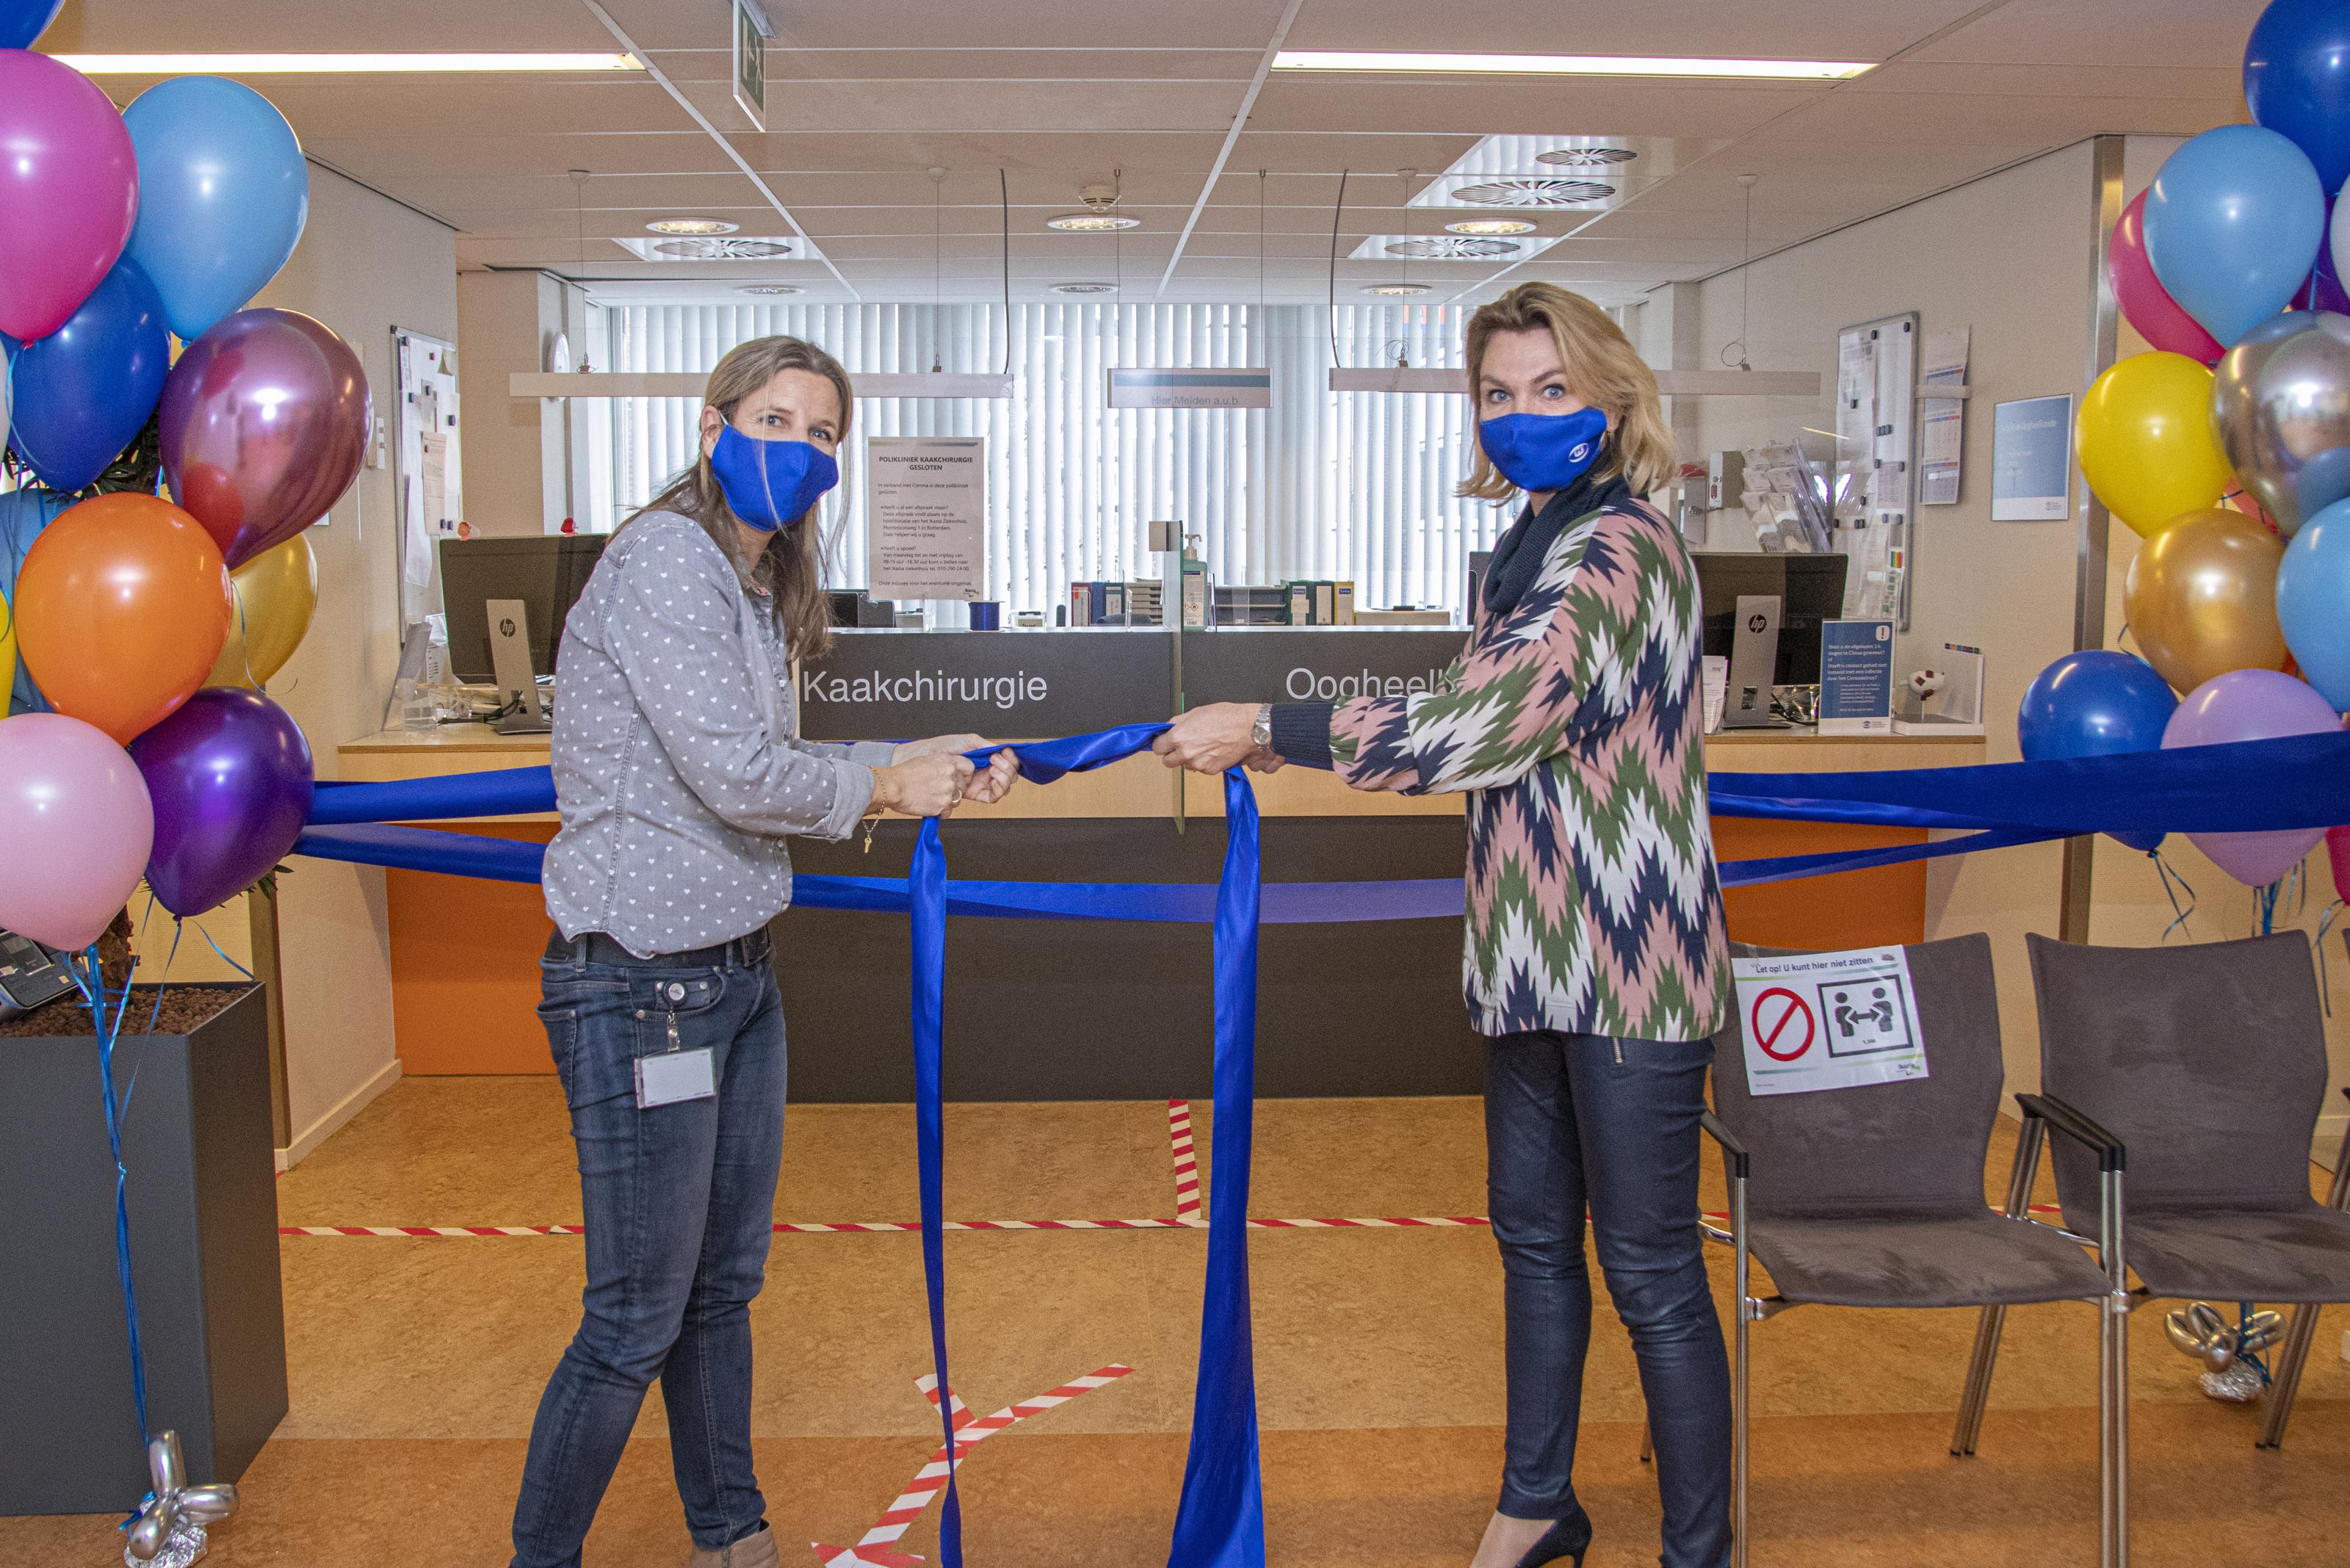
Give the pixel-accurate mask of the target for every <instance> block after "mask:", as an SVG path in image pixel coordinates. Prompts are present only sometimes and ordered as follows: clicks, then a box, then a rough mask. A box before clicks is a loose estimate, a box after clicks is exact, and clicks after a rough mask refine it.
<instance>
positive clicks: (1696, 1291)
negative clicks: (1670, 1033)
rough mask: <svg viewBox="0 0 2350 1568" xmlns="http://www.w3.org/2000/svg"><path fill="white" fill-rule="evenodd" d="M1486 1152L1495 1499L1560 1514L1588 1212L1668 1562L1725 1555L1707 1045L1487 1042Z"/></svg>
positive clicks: (1578, 1364) (1710, 1567) (1572, 1423)
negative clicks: (1504, 1395)
mask: <svg viewBox="0 0 2350 1568" xmlns="http://www.w3.org/2000/svg"><path fill="white" fill-rule="evenodd" d="M1486 1044H1487V1054H1486V1063H1485V1148H1486V1161H1487V1171H1488V1175H1487V1184H1488V1187H1489V1189H1490V1193H1491V1204H1492V1220H1493V1239H1494V1241H1497V1242H1498V1243H1500V1245H1501V1249H1502V1269H1503V1310H1504V1315H1505V1318H1506V1321H1507V1324H1508V1330H1509V1349H1508V1365H1509V1385H1510V1386H1509V1428H1508V1437H1507V1440H1506V1444H1505V1463H1504V1468H1503V1476H1502V1501H1501V1511H1502V1512H1503V1513H1505V1514H1508V1515H1509V1516H1511V1517H1512V1518H1514V1519H1543V1520H1551V1519H1563V1518H1565V1517H1567V1516H1569V1515H1571V1514H1573V1513H1575V1512H1576V1511H1578V1510H1579V1509H1580V1508H1581V1506H1582V1505H1581V1504H1580V1503H1578V1502H1577V1501H1575V1480H1574V1469H1575V1427H1576V1423H1577V1420H1578V1419H1579V1417H1580V1415H1581V1410H1582V1404H1583V1361H1584V1355H1585V1352H1586V1350H1587V1349H1588V1348H1589V1346H1590V1344H1591V1278H1590V1274H1589V1272H1587V1270H1586V1267H1585V1264H1584V1258H1583V1217H1584V1212H1585V1210H1586V1208H1588V1210H1589V1211H1590V1215H1591V1234H1592V1240H1593V1243H1594V1245H1595V1246H1596V1250H1597V1251H1598V1253H1599V1267H1600V1270H1601V1272H1603V1273H1605V1274H1606V1276H1607V1293H1608V1295H1609V1296H1610V1297H1611V1298H1612V1299H1613V1300H1614V1302H1615V1303H1616V1313H1617V1316H1618V1317H1620V1318H1622V1319H1623V1320H1624V1326H1625V1327H1626V1328H1627V1329H1628V1330H1629V1331H1630V1332H1631V1335H1632V1348H1633V1351H1634V1353H1635V1354H1636V1355H1638V1358H1639V1364H1640V1387H1641V1391H1642V1392H1643V1393H1644V1394H1645V1395H1646V1396H1647V1397H1648V1428H1649V1432H1650V1435H1651V1436H1652V1437H1653V1438H1654V1439H1655V1443H1656V1457H1657V1490H1658V1491H1659V1494H1660V1496H1661V1499H1662V1501H1663V1504H1664V1545H1665V1550H1664V1556H1663V1558H1662V1560H1661V1561H1662V1562H1663V1563H1664V1568H1723V1565H1724V1564H1726V1563H1729V1561H1730V1362H1729V1357H1728V1355H1726V1354H1725V1352H1724V1351H1723V1348H1722V1339H1721V1318H1720V1316H1719V1315H1718V1314H1717V1313H1716V1312H1715V1309H1714V1304H1713V1293H1712V1290H1711V1286H1710V1285H1709V1284H1708V1282H1707V1280H1706V1272H1705V1259H1704V1256H1703V1254H1702V1251H1701V1250H1702V1248H1703V1245H1704V1241H1703V1237H1702V1236H1701V1234H1700V1231H1699V1230H1698V1186H1697V1177H1698V1159H1699V1154H1700V1150H1699V1139H1700V1137H1701V1133H1700V1128H1699V1126H1698V1118H1699V1116H1700V1114H1701V1113H1702V1112H1703V1111H1704V1109H1705V1075H1706V1067H1707V1065H1708V1064H1709V1063H1711V1061H1712V1059H1713V1043H1712V1042H1711V1041H1710V1040H1672V1041H1659V1040H1622V1041H1619V1040H1616V1039H1613V1038H1610V1037H1608V1036H1606V1035H1600V1034H1561V1033H1555V1032H1549V1031H1543V1032H1537V1033H1523V1034H1505V1035H1503V1036H1500V1037H1499V1038H1497V1039H1493V1040H1490V1041H1488V1042H1487V1043H1486Z"/></svg>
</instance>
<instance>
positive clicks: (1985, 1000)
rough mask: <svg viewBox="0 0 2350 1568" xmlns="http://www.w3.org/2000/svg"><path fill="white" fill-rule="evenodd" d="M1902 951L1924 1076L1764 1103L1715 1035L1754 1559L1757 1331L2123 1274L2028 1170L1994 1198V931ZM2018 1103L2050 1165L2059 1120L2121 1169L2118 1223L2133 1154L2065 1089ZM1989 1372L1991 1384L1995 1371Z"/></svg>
mask: <svg viewBox="0 0 2350 1568" xmlns="http://www.w3.org/2000/svg"><path fill="white" fill-rule="evenodd" d="M1745 951H1746V952H1747V953H1750V954H1751V953H1753V952H1756V951H1758V950H1754V949H1747V950H1745ZM1905 951H1906V952H1907V953H1908V961H1909V975H1910V979H1911V981H1912V982H1913V984H1914V985H1915V988H1916V993H1917V1003H1918V1023H1919V1026H1920V1028H1921V1029H1922V1031H1923V1033H1924V1044H1925V1047H1926V1058H1927V1066H1928V1075H1927V1076H1925V1077H1923V1078H1918V1079H1912V1080H1908V1081H1906V1082H1900V1083H1892V1084H1880V1085H1869V1086H1866V1087H1861V1088H1847V1089H1829V1090H1822V1091H1816V1092H1813V1093H1808V1094H1790V1095H1771V1096H1755V1095H1752V1094H1751V1093H1750V1092H1749V1090H1748V1086H1747V1080H1746V1073H1745V1070H1744V1061H1745V1051H1744V1046H1743V1044H1742V1041H1741V1038H1740V1033H1739V1025H1738V1023H1737V1022H1736V1021H1735V1020H1733V1022H1732V1023H1731V1026H1730V1027H1729V1028H1728V1029H1725V1030H1724V1031H1722V1033H1721V1034H1719V1035H1717V1036H1716V1037H1715V1041H1714V1046H1715V1055H1714V1066H1713V1103H1714V1112H1713V1114H1711V1115H1710V1116H1708V1117H1707V1118H1706V1122H1707V1130H1708V1131H1709V1132H1710V1133H1711V1134H1712V1135H1713V1136H1714V1137H1715V1138H1716V1140H1717V1141H1719V1142H1720V1143H1721V1146H1722V1149H1723V1156H1724V1163H1725V1165H1726V1167H1727V1168H1728V1171H1729V1176H1730V1201H1731V1217H1730V1218H1731V1222H1730V1231H1729V1232H1728V1233H1727V1234H1724V1233H1722V1232H1721V1231H1714V1230H1712V1228H1711V1227H1708V1229H1709V1231H1711V1233H1712V1234H1713V1236H1714V1238H1715V1239H1716V1240H1718V1241H1728V1242H1729V1243H1730V1244H1731V1246H1732V1247H1733V1248H1734V1249H1735V1256H1736V1258H1737V1263H1736V1274H1737V1295H1738V1313H1737V1320H1736V1325H1735V1329H1734V1332H1733V1335H1732V1341H1733V1346H1734V1354H1733V1367H1732V1378H1731V1389H1732V1420H1733V1423H1734V1438H1733V1448H1732V1453H1733V1464H1734V1480H1733V1508H1734V1510H1735V1527H1736V1532H1737V1546H1736V1562H1737V1563H1739V1564H1740V1565H1741V1568H1743V1564H1744V1563H1745V1562H1746V1541H1747V1509H1746V1499H1747V1410H1748V1401H1747V1381H1748V1379H1747V1328H1748V1324H1751V1323H1755V1322H1760V1321H1761V1320H1763V1319H1764V1318H1769V1317H1772V1316H1775V1315H1776V1314H1779V1313H1781V1312H1783V1311H1785V1310H1786V1309H1787V1308H1789V1307H1793V1306H1800V1305H1804V1304H1806V1303H1820V1304H1825V1305H1835V1306H1863V1307H1951V1306H1978V1305H1982V1306H1991V1307H1992V1308H1994V1309H2003V1308H2004V1307H2006V1306H2009V1305H2013V1304H2017V1303H2026V1302H2051V1301H2088V1302H2100V1301H2103V1300H2104V1299H2106V1298H2107V1297H2108V1296H2110V1295H2111V1294H2112V1293H2113V1292H2114V1291H2115V1290H2116V1288H2118V1287H2117V1281H2118V1276H2117V1275H2116V1274H2115V1273H2114V1272H2111V1271H2110V1270H2109V1269H2104V1268H2100V1267H2099V1265H2098V1263H2096V1262H2092V1261H2091V1259H2090V1258H2089V1256H2088V1254H2086V1253H2085V1252H2084V1251H2082V1247H2081V1243H2080V1242H2079V1241H2078V1240H2076V1239H2074V1238H2073V1237H2071V1236H2068V1235H2066V1234H2065V1233H2064V1232H2062V1231H2058V1230H2056V1229H2055V1228H2054V1227H2052V1226H2046V1225H2042V1224H2038V1223H2036V1222H2034V1221H2033V1220H2031V1219H2030V1218H2029V1215H2028V1212H2027V1210H2028V1205H2029V1201H2030V1196H2031V1191H2032V1172H2031V1171H2030V1170H2029V1169H2020V1170H2019V1172H2018V1175H2017V1179H2016V1181H2015V1183H2014V1185H2013V1188H2012V1191H2011V1193H2010V1200H2009V1204H2008V1209H2007V1211H2006V1212H2005V1213H2004V1214H2002V1213H2000V1212H1997V1211H1995V1210H1992V1209H1991V1208H1990V1207H1989V1206H1988V1205H1987V1204H1986V1203H1985V1202H1984V1201H1983V1168H1984V1165H1985V1163H1986V1159H1987V1157H1988V1155H1989V1153H1990V1148H1991V1132H1992V1129H1993V1127H1994V1125H1995V1123H1996V1121H1997V1119H1998V1116H1999V1100H2000V1088H2001V1084H2002V1077H2003V1070H2002V1062H2001V1056H2000V1039H1999V999H1998V994H1997V992H1996V989H1995V985H1994V981H1993V979H1992V974H1991V942H1990V940H1989V939H1988V938H1985V937H1983V936H1981V935H1975V936H1966V937H1957V938H1953V939H1950V940H1946V941H1936V942H1926V943H1922V944H1920V945H1918V946H1914V947H1910V948H1908V949H1905ZM2019 1099H2021V1100H2022V1104H2023V1109H2024V1114H2025V1127H2026V1140H2025V1147H2026V1149H2028V1150H2029V1151H2030V1152H2031V1154H2032V1155H2033V1158H2034V1159H2035V1160H2036V1158H2037V1152H2038V1148H2039V1144H2040V1140H2041V1139H2042V1138H2043V1137H2044V1133H2045V1128H2046V1127H2052V1126H2053V1127H2056V1128H2058V1130H2060V1131H2062V1132H2064V1133H2066V1134H2067V1135H2069V1136H2071V1137H2075V1138H2079V1139H2082V1140H2084V1141H2085V1144H2086V1145H2087V1146H2088V1147H2091V1148H2092V1149H2094V1150H2097V1151H2100V1152H2101V1153H2102V1156H2103V1158H2104V1159H2105V1160H2106V1163H2108V1164H2110V1165H2112V1166H2113V1167H2115V1175H2114V1177H2113V1179H2112V1181H2111V1183H2110V1185H2111V1187H2112V1191H2111V1193H2110V1195H2109V1207H2110V1211H2111V1213H2112V1214H2113V1216H2114V1223H2115V1224H2116V1226H2117V1225H2118V1222H2119V1214H2120V1189H2119V1175H2118V1168H2119V1165H2120V1159H2121V1151H2120V1148H2119V1147H2118V1146H2117V1145H2116V1144H2115V1142H2114V1140H2113V1139H2112V1138H2111V1137H2108V1136H2106V1134H2104V1133H2103V1132H2101V1131H2100V1130H2099V1129H2098V1128H2096V1127H2095V1126H2094V1125H2092V1124H2090V1123H2089V1122H2088V1120H2087V1119H2086V1118H2085V1117H2083V1116H2079V1115H2078V1114H2077V1113H2075V1112H2074V1111H2072V1110H2070V1109H2069V1107H2067V1106H2064V1105H2063V1104H2062V1103H2061V1102H2058V1101H2056V1100H2054V1098H2045V1099H2043V1098H2042V1097H2040V1096H2019ZM2092 1158H2096V1157H2095V1155H2093V1157H2092ZM1750 1254H1751V1255H1752V1256H1753V1257H1758V1258H1760V1259H1762V1260H1763V1264H1764V1266H1765V1267H1767V1268H1768V1269H1769V1270H1770V1271H1771V1280H1772V1282H1773V1285H1774V1286H1775V1287H1776V1288H1777V1291H1778V1293H1777V1294H1776V1295H1773V1296H1770V1297H1768V1298H1761V1299H1758V1298H1756V1297H1755V1296H1754V1294H1753V1291H1752V1284H1751V1281H1750V1278H1749V1272H1750V1271H1749V1264H1748V1258H1749V1256H1750ZM1979 1371H1980V1372H1981V1377H1982V1380H1983V1382H1984V1383H1985V1384H1986V1385H1987V1384H1988V1381H1989V1366H1988V1365H1987V1364H1986V1365H1984V1366H1981V1367H1980V1368H1979ZM1969 1392H1970V1393H1971V1392H1973V1386H1972V1384H1971V1383H1970V1387H1969ZM2121 1398H2122V1392H2121V1387H2120V1385H2119V1383H2118V1380H2117V1379H2116V1377H2114V1376H2111V1375H2110V1373H2109V1375H2108V1376H2107V1377H2106V1379H2105V1380H2104V1382H2103V1385H2102V1386H2101V1388H2100V1391H2099V1404H2100V1407H2101V1408H2102V1409H2103V1411H2104V1414H2105V1417H2106V1424H2105V1433H2106V1440H2105V1443H2104V1448H2103V1453H2102V1455H2101V1459H2100V1466H2099V1476H2100V1480H2101V1481H2102V1483H2103V1491H2104V1497H2105V1502H2106V1530H2105V1532H2103V1548H2104V1558H2103V1561H2104V1562H2105V1563H2106V1564H2107V1565H2108V1568H2118V1565H2119V1564H2120V1563H2123V1562H2124V1561H2125V1560H2126V1538H2125V1535H2124V1533H2123V1532H2122V1531H2121V1530H2120V1529H2119V1528H2118V1523H2119V1519H2118V1501H2117V1500H2118V1499H2119V1497H2120V1495H2121V1492H2122V1477H2123V1475H2124V1473H2125V1470H2126V1463H2127V1454H2126V1449H2124V1448H2123V1447H2122V1445H2121V1442H2120V1440H2119V1433H2120V1431H2121V1429H2122V1428H2121V1419H2120V1417H2121V1411H2120V1402H2121ZM1954 1451H1955V1450H1954Z"/></svg>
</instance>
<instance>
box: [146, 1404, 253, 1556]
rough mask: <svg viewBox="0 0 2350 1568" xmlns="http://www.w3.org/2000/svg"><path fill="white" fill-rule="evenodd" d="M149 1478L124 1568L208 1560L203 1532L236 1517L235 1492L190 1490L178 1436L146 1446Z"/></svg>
mask: <svg viewBox="0 0 2350 1568" xmlns="http://www.w3.org/2000/svg"><path fill="white" fill-rule="evenodd" d="M147 1473H148V1475H149V1477H150V1479H151V1480H152V1481H153V1482H154V1490H151V1491H150V1492H149V1493H148V1494H147V1501H145V1502H144V1503H142V1504H140V1509H139V1517H138V1518H137V1519H135V1520H133V1521H131V1523H130V1530H129V1531H128V1532H127V1534H128V1536H129V1539H128V1540H127V1541H126V1542H124V1544H123V1548H122V1561H123V1563H124V1564H125V1568H154V1565H155V1564H156V1563H162V1564H163V1568H187V1565H188V1564H189V1563H193V1562H194V1561H195V1560H196V1559H197V1558H199V1557H202V1556H203V1554H204V1527H205V1526H206V1525H208V1524H216V1523H218V1522H219V1521H222V1520H224V1519H226V1518H227V1517H228V1516H229V1515H230V1514H232V1513H234V1512H235V1511H236V1488H234V1487H233V1486H225V1485H224V1486H190V1485H188V1484H187V1473H188V1471H187V1463H186V1461H185V1460H183V1459H181V1457H180V1434H179V1433H177V1432H166V1433H164V1434H163V1435H162V1436H161V1437H160V1438H156V1439H155V1440H154V1441H153V1442H151V1443H150V1444H148V1445H147Z"/></svg>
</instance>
